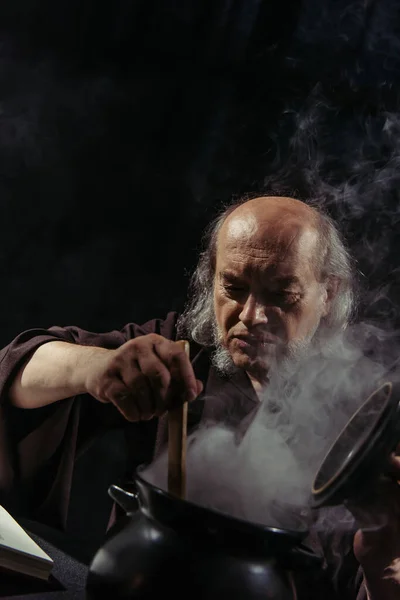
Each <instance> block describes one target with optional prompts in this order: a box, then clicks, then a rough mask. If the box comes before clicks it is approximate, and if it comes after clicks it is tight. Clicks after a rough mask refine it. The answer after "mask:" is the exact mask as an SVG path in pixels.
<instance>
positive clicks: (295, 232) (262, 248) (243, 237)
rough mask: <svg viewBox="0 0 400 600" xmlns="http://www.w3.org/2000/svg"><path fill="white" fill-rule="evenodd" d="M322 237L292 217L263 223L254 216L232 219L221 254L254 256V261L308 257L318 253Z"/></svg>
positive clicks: (221, 243)
mask: <svg viewBox="0 0 400 600" xmlns="http://www.w3.org/2000/svg"><path fill="white" fill-rule="evenodd" d="M317 241H318V234H317V231H316V229H315V227H314V226H313V225H312V224H311V223H310V222H307V221H305V220H304V219H300V218H298V217H293V216H291V215H290V214H283V215H282V216H281V217H279V216H276V217H275V218H273V219H265V220H260V219H257V218H256V217H255V216H254V215H248V216H246V217H245V218H243V217H238V218H235V217H234V218H231V219H228V220H227V221H226V222H225V223H224V225H223V226H222V228H221V231H220V235H219V236H218V242H217V253H218V254H220V255H221V254H226V253H229V254H232V253H236V252H238V253H242V252H246V253H250V254H252V255H254V258H257V256H259V257H260V258H263V257H265V258H267V257H269V256H271V255H275V254H278V255H280V256H281V257H283V256H286V255H297V254H305V255H308V254H309V252H312V251H313V250H315V246H316V244H317Z"/></svg>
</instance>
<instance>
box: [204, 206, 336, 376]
mask: <svg viewBox="0 0 400 600" xmlns="http://www.w3.org/2000/svg"><path fill="white" fill-rule="evenodd" d="M316 250H317V234H316V232H315V230H314V229H312V228H311V227H310V226H308V227H307V226H302V224H301V223H299V221H298V220H296V219H294V220H293V219H288V220H287V221H285V220H282V219H280V220H278V221H277V220H273V221H272V223H270V222H266V221H265V222H262V223H260V222H259V221H257V219H255V218H254V217H253V218H252V217H251V215H250V216H249V217H246V218H243V217H240V218H232V217H231V218H230V219H229V220H227V221H226V222H225V224H224V225H223V227H222V229H221V231H220V234H219V238H218V244H217V256H216V272H215V280H214V310H215V318H216V323H217V327H218V334H219V342H220V344H221V345H222V346H223V347H225V348H226V349H227V350H228V352H229V354H230V356H231V358H232V360H233V362H234V364H235V365H236V366H237V367H239V368H243V369H245V370H246V371H247V372H248V373H249V375H251V376H253V377H254V378H255V379H258V380H261V381H262V380H263V379H264V378H265V376H266V373H267V372H268V369H269V367H270V366H271V365H272V364H273V361H275V360H276V359H277V358H278V357H279V356H284V355H285V352H286V351H287V349H288V348H290V346H294V345H295V344H296V343H300V344H301V343H302V342H303V341H304V340H309V339H310V337H312V336H313V334H314V333H315V331H316V329H317V328H318V325H319V323H320V320H321V318H322V317H323V316H325V315H326V314H327V312H328V309H329V306H328V304H329V301H328V297H327V291H326V286H325V285H324V284H322V283H320V282H319V281H318V280H317V277H316V273H315V272H314V264H313V258H314V256H315V252H316Z"/></svg>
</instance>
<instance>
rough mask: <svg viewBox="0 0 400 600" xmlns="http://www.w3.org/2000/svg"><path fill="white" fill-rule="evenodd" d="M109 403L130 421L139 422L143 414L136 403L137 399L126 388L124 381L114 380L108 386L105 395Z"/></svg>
mask: <svg viewBox="0 0 400 600" xmlns="http://www.w3.org/2000/svg"><path fill="white" fill-rule="evenodd" d="M104 395H105V397H106V398H107V400H108V401H109V402H111V403H112V404H114V406H115V407H116V408H117V409H118V410H119V412H120V413H121V414H122V415H123V416H124V417H125V419H127V420H128V421H139V420H140V418H141V412H140V409H139V406H138V405H137V403H136V399H135V398H134V397H133V396H132V393H131V391H130V390H129V389H128V388H127V387H126V385H125V384H124V382H123V381H122V380H115V379H114V380H113V381H112V382H110V384H109V385H108V386H107V389H106V390H105V393H104Z"/></svg>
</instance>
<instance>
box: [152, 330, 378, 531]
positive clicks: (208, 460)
mask: <svg viewBox="0 0 400 600" xmlns="http://www.w3.org/2000/svg"><path fill="white" fill-rule="evenodd" d="M387 335H388V334H386V333H384V332H382V331H381V330H379V329H378V328H376V327H372V326H370V325H366V324H361V325H358V326H353V327H351V328H350V329H349V330H348V331H347V332H346V334H345V335H339V336H335V338H334V339H331V340H330V341H329V343H328V342H326V343H325V344H322V343H321V342H320V343H319V348H318V349H315V348H314V349H312V350H310V352H309V353H308V356H306V357H303V359H302V360H300V361H299V362H298V363H297V365H296V368H295V369H293V370H292V372H291V375H290V377H287V376H286V375H287V373H285V376H281V375H280V374H279V373H276V374H275V375H274V376H273V377H272V378H271V381H270V383H269V385H268V387H267V388H266V389H265V393H264V397H263V399H262V402H261V404H260V406H259V408H258V410H257V412H256V413H255V415H254V418H253V419H252V420H251V423H250V425H248V426H247V429H246V430H243V429H241V428H240V426H239V429H237V430H236V431H234V430H232V429H231V428H229V427H227V426H225V425H223V424H221V425H210V424H207V423H203V424H201V426H200V427H199V428H198V430H197V431H195V432H194V433H193V434H192V435H190V437H189V439H188V451H187V499H188V500H190V501H192V502H194V503H197V504H201V505H203V506H206V507H209V508H214V509H217V510H220V511H222V512H225V513H228V514H230V515H232V516H235V517H239V518H242V519H245V520H246V521H252V522H255V523H260V524H264V525H267V526H278V527H279V526H280V527H287V528H292V527H298V524H299V518H300V519H301V520H302V521H303V524H304V525H307V524H309V523H310V520H311V518H312V516H311V512H310V496H311V486H312V482H313V479H314V476H315V474H316V471H317V469H318V467H319V465H320V463H321V461H322V459H323V457H324V455H325V453H326V452H327V450H328V449H329V447H330V446H331V444H332V442H333V441H334V439H335V438H336V437H337V435H338V434H339V433H340V431H341V429H342V428H343V426H344V425H345V424H346V423H347V421H348V419H349V418H350V416H351V415H352V414H353V413H354V412H355V410H356V409H357V408H358V407H359V406H360V404H361V403H362V402H363V401H364V400H366V399H367V397H368V396H369V394H370V393H371V392H372V391H374V390H375V389H376V388H377V387H378V385H379V383H380V378H381V377H382V376H383V375H384V373H385V367H384V366H383V361H382V357H381V356H380V355H378V356H374V357H372V358H368V357H366V356H365V355H364V352H365V350H366V349H368V348H371V347H375V349H376V348H377V347H378V346H377V342H378V341H379V339H380V341H381V342H382V341H384V340H382V338H383V337H385V338H386V337H387ZM369 353H371V351H369ZM208 401H210V402H212V398H209V399H208ZM144 476H145V478H146V479H147V480H149V481H150V482H151V483H153V484H155V485H156V486H158V487H161V488H163V489H166V487H167V455H166V453H164V454H163V455H161V456H160V457H159V458H158V459H157V460H156V461H155V462H154V463H153V464H152V465H151V466H150V467H149V468H148V469H147V470H146V471H145V472H144Z"/></svg>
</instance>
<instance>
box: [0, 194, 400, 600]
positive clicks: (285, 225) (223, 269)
mask: <svg viewBox="0 0 400 600" xmlns="http://www.w3.org/2000/svg"><path fill="white" fill-rule="evenodd" d="M351 311H352V272H351V268H350V261H349V257H348V255H347V253H346V250H345V248H344V246H343V244H342V242H341V240H340V236H339V235H338V233H337V231H336V229H335V226H334V225H333V223H332V222H331V220H330V219H329V218H328V217H326V216H325V215H323V214H322V213H320V212H319V211H318V210H316V209H314V208H311V207H310V206H308V205H306V204H304V203H302V202H300V201H298V200H294V199H291V198H275V197H261V198H256V199H252V200H248V201H244V202H242V203H239V204H236V205H234V206H231V207H230V208H228V209H227V210H226V211H225V212H224V213H223V214H222V215H220V216H219V217H218V218H217V219H216V220H215V222H214V223H212V225H211V227H210V228H209V231H208V234H207V247H206V249H205V251H204V253H203V254H202V255H201V257H200V261H199V264H198V267H197V270H196V272H195V274H194V277H193V281H192V295H191V297H190V301H189V304H188V306H187V308H186V310H185V311H184V313H183V314H182V315H181V316H179V317H178V316H177V315H176V314H174V313H169V314H168V315H167V317H166V319H165V320H154V321H150V322H148V323H146V324H144V325H142V326H138V325H134V324H129V325H127V326H125V327H124V328H123V329H122V330H121V331H113V332H110V333H104V334H94V333H89V332H87V331H83V330H81V329H79V328H77V327H64V328H62V327H52V328H50V329H49V330H39V329H33V330H30V331H27V332H25V333H23V334H21V335H19V336H18V337H17V338H16V339H15V340H14V341H13V342H12V343H11V344H10V345H9V346H8V347H7V348H5V349H4V350H3V352H2V356H1V359H2V362H1V375H2V378H1V380H2V395H1V399H2V410H3V418H2V425H3V427H4V428H5V433H6V436H4V435H3V436H2V442H0V443H3V448H1V447H0V465H1V470H0V485H1V490H2V492H3V497H4V501H5V502H6V501H7V498H8V499H9V501H11V500H10V498H16V497H18V495H19V496H21V495H28V497H30V498H31V514H32V515H34V516H35V518H38V519H42V520H47V522H52V523H53V524H54V523H61V524H65V519H66V515H67V510H68V501H69V493H70V486H71V477H72V467H73V463H74V459H75V457H76V456H77V454H78V453H79V452H81V451H82V449H84V448H85V446H87V445H88V443H89V441H90V440H92V439H94V438H95V437H96V435H98V434H99V432H102V431H104V430H105V429H107V428H112V427H123V428H125V430H126V431H127V436H126V439H127V442H128V446H129V449H128V454H129V456H130V458H131V460H130V464H129V465H128V470H130V472H132V470H133V469H134V467H135V466H136V465H137V464H138V463H143V462H150V461H151V459H152V457H153V456H154V454H155V453H157V452H158V451H159V450H160V448H162V447H163V444H164V443H165V429H166V428H165V427H164V424H165V420H164V419H163V418H162V415H163V414H164V413H165V411H166V410H167V409H168V407H170V406H171V405H172V404H173V403H175V402H177V401H189V402H190V407H189V425H190V426H194V425H196V424H197V423H198V422H199V421H200V419H201V418H202V417H203V418H204V417H205V416H206V417H207V416H212V417H213V418H214V419H217V420H220V419H224V420H225V421H228V422H229V423H230V424H232V425H237V424H239V423H240V422H241V421H242V420H243V419H244V418H245V417H247V416H248V415H249V414H250V413H251V412H252V411H254V410H255V409H256V407H257V402H258V400H259V397H260V394H261V391H262V390H263V389H264V387H265V386H268V381H269V377H270V374H271V372H273V370H274V369H276V368H279V365H281V364H282V363H284V362H285V360H286V359H288V358H291V359H296V357H297V356H300V355H301V354H302V352H304V351H305V350H306V349H307V347H308V346H309V345H310V344H311V343H312V341H313V340H315V339H316V338H317V337H318V336H319V335H320V334H321V332H325V333H326V332H330V333H334V332H337V331H338V330H340V329H343V328H344V327H345V326H346V324H347V322H348V319H349V317H350V314H351ZM179 338H186V339H188V340H189V341H190V343H191V353H190V358H188V357H187V356H186V354H185V353H184V351H183V350H182V349H181V347H179V346H178V345H177V344H175V342H174V340H176V339H179ZM196 398H197V400H196ZM202 398H203V400H202ZM204 398H206V399H205V400H204ZM26 409H33V410H26ZM5 440H7V443H6V442H5ZM393 468H397V469H398V470H399V473H400V468H399V467H398V466H397V465H396V463H395V462H394V465H393ZM399 477H400V475H399ZM38 482H40V485H41V488H40V489H39V491H37V490H36V491H35V492H33V490H35V486H37V485H38ZM393 486H395V484H393ZM389 488H390V489H388V491H387V495H386V496H385V499H387V503H386V505H385V509H386V510H387V513H388V515H389V520H391V521H390V522H392V521H393V515H392V513H391V512H390V506H391V502H392V503H393V498H394V497H395V492H394V491H393V489H392V487H390V486H389ZM389 497H390V501H389ZM385 501H386V500H385ZM385 501H384V503H383V504H385ZM394 512H395V511H394ZM396 524H397V522H396ZM393 527H394V525H393ZM392 531H395V530H394V529H390V528H387V530H386V531H383V532H382V531H376V532H369V533H368V534H365V533H363V532H358V533H357V535H356V537H355V544H354V550H355V555H356V557H357V558H358V560H359V562H360V564H361V567H362V569H363V573H362V572H361V571H360V572H361V573H362V574H363V576H364V583H363V584H361V583H356V580H357V578H355V581H354V583H353V584H350V583H349V581H350V580H351V576H350V577H349V578H348V580H347V581H346V582H345V584H344V587H343V589H342V590H340V589H339V588H338V585H339V584H338V583H337V581H334V583H333V588H335V586H336V589H337V592H336V593H337V596H336V597H338V598H341V599H343V598H346V597H347V598H352V599H354V600H355V599H356V597H357V594H359V596H358V597H359V598H367V595H366V594H367V591H366V587H367V588H368V593H369V599H370V600H391V599H392V598H395V597H396V598H398V597H400V588H399V587H398V586H397V584H396V583H395V582H394V581H393V580H392V579H389V580H388V579H386V578H385V575H386V573H387V571H386V569H387V568H388V567H389V566H390V565H391V564H392V562H393V561H394V560H395V559H396V558H397V557H398V556H400V549H399V547H398V544H399V542H398V539H397V535H395V534H394V533H393V534H392V533H391V532H392ZM382 540H384V541H385V543H384V544H382ZM342 558H344V557H342ZM344 562H345V561H344ZM355 564H357V563H355ZM340 569H341V563H339V567H338V569H336V574H335V577H336V579H340V577H339V578H338V577H337V574H338V572H340ZM355 570H357V569H355ZM352 575H355V573H354V572H353V574H352ZM365 584H366V586H365ZM318 593H320V592H318ZM321 593H322V592H321ZM324 593H325V592H324ZM327 593H328V592H327ZM346 594H347V595H346ZM308 597H316V596H314V595H312V596H308ZM325 597H327V596H325Z"/></svg>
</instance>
